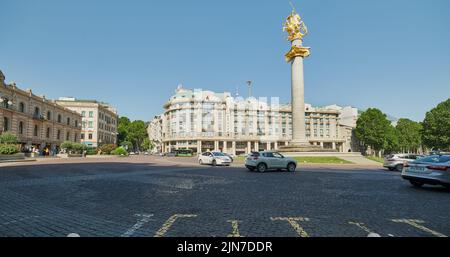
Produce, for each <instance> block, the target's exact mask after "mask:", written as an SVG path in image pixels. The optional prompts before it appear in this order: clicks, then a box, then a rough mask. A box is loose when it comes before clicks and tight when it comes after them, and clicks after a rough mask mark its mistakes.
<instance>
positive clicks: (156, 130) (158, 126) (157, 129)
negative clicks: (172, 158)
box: [147, 115, 162, 153]
mask: <svg viewBox="0 0 450 257" xmlns="http://www.w3.org/2000/svg"><path fill="white" fill-rule="evenodd" d="M147 133H148V136H149V138H150V139H151V141H152V142H153V144H154V147H153V149H152V152H153V153H160V152H161V151H162V119H161V116H160V115H158V116H155V117H154V118H153V120H151V121H150V123H149V124H148V127H147Z"/></svg>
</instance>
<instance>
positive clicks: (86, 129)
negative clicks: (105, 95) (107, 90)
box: [56, 97, 119, 147]
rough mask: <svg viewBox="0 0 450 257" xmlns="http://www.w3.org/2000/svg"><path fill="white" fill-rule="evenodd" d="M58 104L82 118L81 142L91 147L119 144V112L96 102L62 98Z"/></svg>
mask: <svg viewBox="0 0 450 257" xmlns="http://www.w3.org/2000/svg"><path fill="white" fill-rule="evenodd" d="M56 103H57V104H59V105H62V106H64V107H66V108H68V109H70V110H73V111H75V112H77V113H79V114H81V117H82V123H81V142H82V143H83V144H85V145H87V146H90V147H98V146H99V145H102V144H117V122H118V120H119V119H118V115H117V110H116V109H115V108H113V107H111V106H110V105H108V104H106V103H101V102H98V101H96V100H80V99H75V98H73V97H60V98H59V99H58V100H57V101H56Z"/></svg>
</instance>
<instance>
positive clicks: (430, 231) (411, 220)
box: [392, 219, 447, 237]
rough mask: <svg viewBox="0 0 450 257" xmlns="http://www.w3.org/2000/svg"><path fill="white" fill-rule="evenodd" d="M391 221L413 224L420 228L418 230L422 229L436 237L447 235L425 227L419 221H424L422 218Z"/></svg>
mask: <svg viewBox="0 0 450 257" xmlns="http://www.w3.org/2000/svg"><path fill="white" fill-rule="evenodd" d="M392 221H393V222H396V223H405V224H408V225H410V226H413V227H415V228H417V229H420V230H422V231H425V232H428V233H430V234H432V235H433V236H437V237H447V236H446V235H444V234H442V233H439V232H437V231H434V230H432V229H429V228H427V227H425V226H423V225H420V224H419V223H425V221H423V220H415V219H393V220H392Z"/></svg>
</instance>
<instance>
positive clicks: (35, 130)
mask: <svg viewBox="0 0 450 257" xmlns="http://www.w3.org/2000/svg"><path fill="white" fill-rule="evenodd" d="M38 132H39V127H38V125H34V133H33V135H34V136H35V137H37V136H38Z"/></svg>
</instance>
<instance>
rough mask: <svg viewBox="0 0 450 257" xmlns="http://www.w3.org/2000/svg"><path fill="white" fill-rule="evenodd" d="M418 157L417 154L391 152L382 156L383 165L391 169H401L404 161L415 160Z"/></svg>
mask: <svg viewBox="0 0 450 257" xmlns="http://www.w3.org/2000/svg"><path fill="white" fill-rule="evenodd" d="M418 157H420V155H417V154H391V155H388V156H386V157H385V158H384V164H383V166H384V167H385V168H388V169H389V170H391V171H394V170H397V171H402V170H403V164H404V163H405V162H411V161H415V160H416V159H417V158H418Z"/></svg>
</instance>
